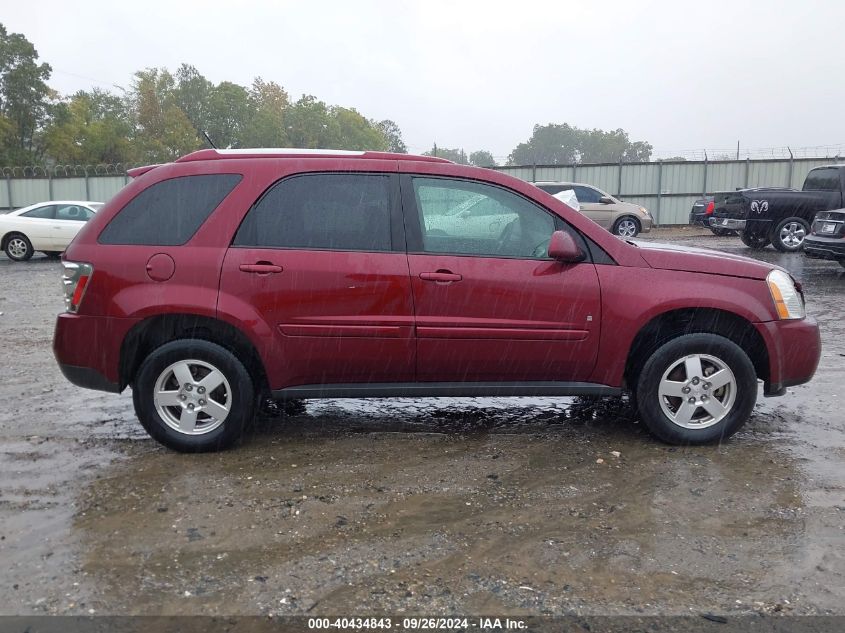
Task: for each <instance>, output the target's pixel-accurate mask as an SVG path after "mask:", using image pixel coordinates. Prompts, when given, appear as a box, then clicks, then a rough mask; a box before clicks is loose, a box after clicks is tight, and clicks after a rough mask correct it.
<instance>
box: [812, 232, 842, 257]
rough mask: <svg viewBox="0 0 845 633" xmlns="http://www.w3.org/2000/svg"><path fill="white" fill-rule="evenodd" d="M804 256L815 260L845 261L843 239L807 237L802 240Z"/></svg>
mask: <svg viewBox="0 0 845 633" xmlns="http://www.w3.org/2000/svg"><path fill="white" fill-rule="evenodd" d="M804 254H805V255H807V257H815V258H817V259H836V260H839V259H845V238H842V237H822V236H820V235H808V236H807V237H806V238H805V239H804Z"/></svg>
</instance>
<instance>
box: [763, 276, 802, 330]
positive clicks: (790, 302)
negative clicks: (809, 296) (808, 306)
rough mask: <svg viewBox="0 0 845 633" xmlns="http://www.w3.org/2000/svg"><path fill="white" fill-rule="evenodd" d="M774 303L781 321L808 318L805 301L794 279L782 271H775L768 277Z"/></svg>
mask: <svg viewBox="0 0 845 633" xmlns="http://www.w3.org/2000/svg"><path fill="white" fill-rule="evenodd" d="M766 283H767V284H769V292H771V293H772V301H774V302H775V309H776V310H777V313H778V317H780V318H781V319H803V318H804V316H806V312H805V310H804V299H803V297H802V296H801V293H799V292H798V289H797V288H796V287H795V283H794V282H793V281H792V278H791V277H790V276H789V275H787V274H786V273H785V272H783V271H782V270H773V271H772V272H770V273H769V275H768V276H767V277H766Z"/></svg>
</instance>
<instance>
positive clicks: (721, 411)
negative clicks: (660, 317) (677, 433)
mask: <svg viewBox="0 0 845 633" xmlns="http://www.w3.org/2000/svg"><path fill="white" fill-rule="evenodd" d="M657 394H658V398H659V399H660V408H661V409H662V411H663V413H664V414H665V415H666V417H667V418H669V420H670V421H671V422H672V423H674V424H677V425H678V426H680V427H682V428H685V429H705V428H707V427H709V426H713V425H714V424H718V423H719V422H721V421H722V420H723V419H724V418H725V416H727V415H728V413H730V411H731V409H732V408H733V405H734V402H735V401H736V395H737V382H736V378H735V377H734V374H733V372H732V371H731V370H730V368H729V367H728V366H727V364H726V363H725V362H724V361H722V360H720V359H718V358H716V357H715V356H710V355H709V354H690V355H689V356H684V357H683V358H681V359H679V360H677V361H675V362H674V363H672V364H671V365H670V366H669V368H668V369H667V370H666V371H665V372H664V373H663V377H662V378H661V380H660V385H659V386H658V389H657Z"/></svg>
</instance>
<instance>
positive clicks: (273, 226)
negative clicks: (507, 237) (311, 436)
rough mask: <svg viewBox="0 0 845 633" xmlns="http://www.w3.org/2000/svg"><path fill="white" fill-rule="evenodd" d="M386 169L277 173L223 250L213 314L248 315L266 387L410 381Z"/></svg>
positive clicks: (408, 320) (404, 273)
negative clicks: (260, 347)
mask: <svg viewBox="0 0 845 633" xmlns="http://www.w3.org/2000/svg"><path fill="white" fill-rule="evenodd" d="M397 178H398V177H397V176H396V175H395V174H369V173H366V174H365V173H361V174H355V173H343V174H341V173H319V174H304V175H298V176H291V177H289V178H285V179H283V180H281V181H279V182H278V183H276V184H275V185H273V186H272V187H271V188H270V190H269V191H268V192H267V193H265V194H264V195H263V196H262V197H261V199H260V200H259V201H258V202H257V203H256V204H255V205H254V206H253V208H252V209H251V210H250V211H249V213H248V214H247V216H246V218H245V219H244V221H243V223H242V224H241V227H240V229H239V230H238V233H237V235H236V236H235V239H234V241H233V244H232V247H231V248H229V250H228V252H227V253H226V258H225V260H224V263H223V271H222V276H221V279H220V299H219V303H218V311H220V312H223V313H233V312H237V311H240V312H243V309H242V308H239V307H238V306H239V305H240V306H247V307H248V309H254V310H255V311H256V312H257V320H258V321H259V323H257V324H256V329H257V330H258V329H263V330H264V331H265V332H266V334H265V335H266V336H269V337H270V338H271V339H272V341H273V352H272V358H270V359H265V362H267V363H268V367H267V371H268V378H269V380H270V382H271V384H270V387H271V389H282V388H285V387H291V386H297V385H313V384H322V385H326V384H339V383H378V382H408V381H413V380H414V362H415V353H414V351H415V350H414V338H413V306H412V303H411V287H410V281H409V276H408V260H407V254H406V253H405V244H404V235H403V228H402V226H401V225H402V222H401V216H398V222H397V221H396V218H395V217H394V216H395V214H398V213H400V211H399V210H398V206H399V203H398V182H397Z"/></svg>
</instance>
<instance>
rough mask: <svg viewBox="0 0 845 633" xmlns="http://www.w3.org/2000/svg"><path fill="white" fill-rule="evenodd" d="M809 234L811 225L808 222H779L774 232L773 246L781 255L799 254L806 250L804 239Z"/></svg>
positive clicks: (789, 219)
mask: <svg viewBox="0 0 845 633" xmlns="http://www.w3.org/2000/svg"><path fill="white" fill-rule="evenodd" d="M809 234H810V224H809V223H808V222H807V220H805V219H803V218H786V219H784V220H781V221H780V222H778V223H777V226H775V228H774V230H773V231H772V235H771V240H772V246H774V247H775V248H776V249H778V250H779V251H780V252H781V253H797V252H798V251H800V250H801V249H803V248H804V238H806V237H807V236H808V235H809ZM784 240H786V241H784Z"/></svg>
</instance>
